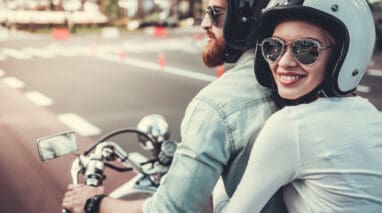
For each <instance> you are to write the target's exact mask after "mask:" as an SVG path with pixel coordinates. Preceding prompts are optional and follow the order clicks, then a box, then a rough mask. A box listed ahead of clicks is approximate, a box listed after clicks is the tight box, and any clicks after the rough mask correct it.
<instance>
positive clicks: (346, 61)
mask: <svg viewBox="0 0 382 213" xmlns="http://www.w3.org/2000/svg"><path fill="white" fill-rule="evenodd" d="M259 32H261V35H260V36H259V37H258V48H257V49H256V58H255V72H256V77H257V79H258V81H259V82H260V83H261V84H262V85H263V86H265V87H269V88H272V89H273V90H274V93H275V99H276V100H277V101H278V103H279V104H280V106H282V107H283V109H281V110H280V111H279V112H277V113H275V114H274V115H272V116H271V117H270V118H269V120H268V121H267V122H266V124H265V126H264V127H263V129H262V131H261V133H260V134H259V136H258V138H257V139H256V142H255V145H254V147H253V149H252V153H251V157H250V159H249V162H248V165H247V169H246V172H245V173H244V175H243V177H242V180H241V182H240V184H239V186H238V188H237V190H236V191H235V193H234V195H233V197H232V199H231V200H230V201H229V203H228V204H227V205H226V206H225V207H226V208H225V209H224V211H225V212H259V211H260V210H261V209H262V207H263V206H264V204H265V203H266V202H267V200H268V199H269V198H270V197H271V196H272V195H273V194H274V193H275V192H276V191H277V190H278V189H279V188H280V187H282V188H283V196H284V201H285V203H286V206H287V209H288V211H289V212H381V211H382V113H381V112H379V111H378V110H377V109H376V108H375V107H374V106H373V105H372V104H370V103H369V102H368V101H367V100H366V99H363V98H361V97H358V96H355V95H354V90H355V89H356V87H357V85H358V83H359V81H360V79H361V77H362V75H363V74H364V72H365V71H366V69H367V66H368V62H369V60H370V58H371V56H372V52H373V46H374V41H375V29H374V22H373V18H372V14H371V12H370V10H369V8H368V4H367V1H366V0H305V1H300V0H288V1H287V0H285V1H271V2H270V4H269V5H268V7H267V9H266V10H265V11H264V13H263V18H262V20H261V22H260V25H259Z"/></svg>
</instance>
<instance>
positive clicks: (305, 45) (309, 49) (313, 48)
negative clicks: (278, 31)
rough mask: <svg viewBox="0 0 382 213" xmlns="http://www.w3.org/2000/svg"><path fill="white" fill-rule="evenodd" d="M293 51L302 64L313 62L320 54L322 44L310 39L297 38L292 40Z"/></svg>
mask: <svg viewBox="0 0 382 213" xmlns="http://www.w3.org/2000/svg"><path fill="white" fill-rule="evenodd" d="M291 46H292V52H293V54H294V56H295V58H296V59H297V61H298V62H300V63H301V64H306V65H309V64H313V63H314V62H316V60H317V58H318V55H319V54H320V44H319V43H318V42H317V41H314V40H310V39H301V40H295V41H293V42H292V45H291Z"/></svg>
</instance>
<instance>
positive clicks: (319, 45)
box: [259, 37, 334, 65]
mask: <svg viewBox="0 0 382 213" xmlns="http://www.w3.org/2000/svg"><path fill="white" fill-rule="evenodd" d="M269 40H273V41H278V42H280V43H281V44H282V49H281V53H280V55H279V56H277V58H276V59H275V60H271V59H269V58H267V57H266V56H265V53H264V48H263V46H264V43H265V42H267V41H269ZM297 41H310V42H313V43H315V44H316V45H317V49H318V55H317V58H316V59H315V60H314V61H313V62H312V63H303V62H301V61H300V60H299V59H298V56H296V54H295V53H294V51H293V50H292V51H291V53H292V56H293V58H294V59H295V60H296V61H297V62H298V63H299V64H302V65H313V64H314V63H316V62H317V61H318V57H319V56H320V52H321V50H323V49H328V48H331V47H333V46H334V44H328V45H327V46H322V45H321V42H320V41H319V40H317V39H313V38H299V39H294V40H292V41H289V42H285V41H284V40H283V39H281V38H278V37H268V38H265V39H263V41H262V42H261V44H260V45H259V46H260V48H261V54H262V55H263V57H264V59H265V61H267V62H268V63H269V64H272V63H275V62H276V61H279V60H280V58H281V57H282V56H283V55H284V54H285V52H286V51H287V48H288V47H290V48H292V45H293V43H294V42H297Z"/></svg>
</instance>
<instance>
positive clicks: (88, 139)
mask: <svg viewBox="0 0 382 213" xmlns="http://www.w3.org/2000/svg"><path fill="white" fill-rule="evenodd" d="M200 33H201V31H200V30H199V29H196V28H192V29H176V30H174V31H171V32H168V34H167V36H166V37H165V38H163V37H156V36H153V34H152V33H150V32H139V33H131V34H125V35H122V36H121V37H120V38H117V39H103V38H102V37H101V36H100V35H90V36H89V35H81V36H71V37H70V38H68V39H67V40H64V41H57V40H54V39H52V37H51V36H50V35H43V36H41V35H27V36H26V37H25V36H15V37H10V38H7V39H5V40H3V41H0V81H1V83H0V100H2V104H0V138H1V139H2V140H1V145H2V148H1V149H0V170H1V173H2V178H0V192H1V195H0V212H57V211H58V209H59V207H60V202H61V198H62V195H63V192H64V190H65V187H66V184H67V183H69V182H70V175H69V167H70V163H71V161H72V159H73V157H72V156H68V157H65V158H63V159H59V160H54V161H49V162H45V163H41V162H40V161H39V158H38V154H37V149H36V145H35V141H36V139H37V138H39V137H42V136H46V135H50V134H52V133H55V132H60V131H64V130H66V129H74V130H75V131H77V133H78V141H79V144H80V149H81V150H85V148H87V147H89V146H90V145H91V144H92V143H93V141H94V140H95V139H97V138H99V137H100V136H102V135H103V134H105V133H107V132H109V131H111V130H115V129H118V128H122V127H133V128H134V127H135V126H136V125H137V123H138V121H139V120H140V119H141V118H142V117H143V116H144V115H147V114H151V113H159V114H162V115H164V116H165V117H166V119H167V121H168V123H169V126H170V132H171V135H172V136H171V137H172V139H175V140H180V134H179V127H180V123H181V119H182V117H183V115H184V110H185V108H186V106H187V104H188V102H189V101H190V100H191V99H192V97H193V96H194V95H195V94H196V93H197V92H198V91H199V90H200V89H201V88H203V87H204V86H206V85H207V84H208V83H209V82H211V81H212V80H214V79H215V78H216V72H217V70H216V69H207V68H206V67H204V66H203V64H202V61H201V59H200V55H201V51H202V48H203V46H204V44H205V42H206V40H205V37H203V36H202V34H200ZM0 38H1V36H0ZM381 56H382V54H381V53H380V52H376V54H375V55H374V58H373V60H372V61H371V63H370V70H369V71H368V73H367V74H366V76H365V77H364V79H363V80H362V82H361V86H360V87H359V89H358V90H359V94H360V95H361V96H364V97H367V98H369V99H370V101H371V102H372V103H374V104H375V105H376V106H377V108H378V109H379V110H382V96H381V94H382V84H381V82H382V71H381V70H382V57H381ZM116 139H117V141H118V142H119V143H120V144H123V146H124V148H125V149H126V150H127V151H137V150H138V151H141V148H140V147H139V145H138V144H137V143H136V137H135V136H128V137H120V138H116ZM146 154H147V155H148V154H149V153H146ZM128 176H129V175H120V174H116V173H113V172H111V173H108V181H106V186H107V189H108V190H109V191H110V190H111V189H112V188H113V187H115V186H118V185H119V184H120V183H122V182H123V181H125V180H127V179H128Z"/></svg>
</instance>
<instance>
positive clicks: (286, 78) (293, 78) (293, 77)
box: [280, 75, 303, 81]
mask: <svg viewBox="0 0 382 213" xmlns="http://www.w3.org/2000/svg"><path fill="white" fill-rule="evenodd" d="M302 77H303V76H299V75H280V79H281V80H282V81H296V80H297V79H300V78H302Z"/></svg>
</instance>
